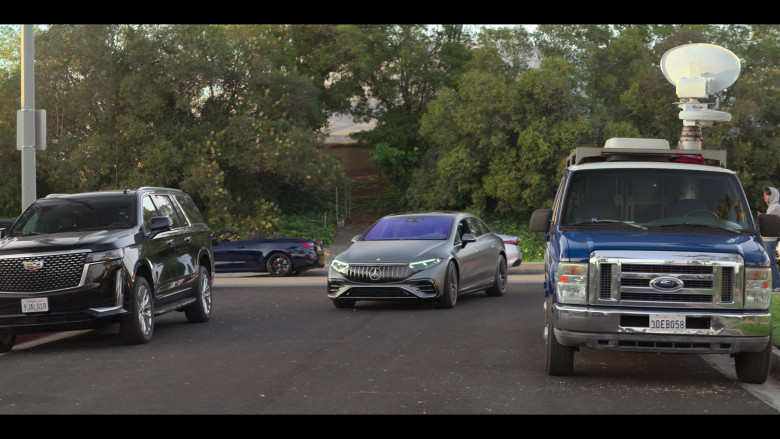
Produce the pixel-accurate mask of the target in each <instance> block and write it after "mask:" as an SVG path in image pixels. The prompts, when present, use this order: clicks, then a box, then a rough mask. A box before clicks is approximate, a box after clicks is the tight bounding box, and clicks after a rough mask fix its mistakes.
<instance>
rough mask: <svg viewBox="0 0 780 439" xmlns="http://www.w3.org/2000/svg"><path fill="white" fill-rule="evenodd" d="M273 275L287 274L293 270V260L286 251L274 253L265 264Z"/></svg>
mask: <svg viewBox="0 0 780 439" xmlns="http://www.w3.org/2000/svg"><path fill="white" fill-rule="evenodd" d="M265 268H266V270H267V271H268V274H270V275H271V276H287V275H288V274H290V273H291V272H292V261H290V258H289V257H288V256H287V255H286V254H284V253H274V254H273V255H271V257H270V258H268V262H266V264H265Z"/></svg>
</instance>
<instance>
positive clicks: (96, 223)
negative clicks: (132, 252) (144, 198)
mask: <svg viewBox="0 0 780 439" xmlns="http://www.w3.org/2000/svg"><path fill="white" fill-rule="evenodd" d="M133 207H134V198H133V197H95V198H50V199H41V200H37V201H36V202H35V203H33V204H32V205H31V206H30V208H28V209H27V210H25V212H24V213H23V214H22V216H21V217H19V220H18V221H17V222H16V224H15V225H14V227H13V229H11V231H10V236H24V235H40V234H50V233H65V232H79V231H87V230H103V229H124V228H129V227H132V226H133V218H135V213H134V209H133Z"/></svg>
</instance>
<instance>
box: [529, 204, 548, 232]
mask: <svg viewBox="0 0 780 439" xmlns="http://www.w3.org/2000/svg"><path fill="white" fill-rule="evenodd" d="M552 214H553V211H552V209H537V210H535V211H534V213H532V214H531V221H530V223H529V224H528V230H530V231H532V232H548V231H550V221H552Z"/></svg>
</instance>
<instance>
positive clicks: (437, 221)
mask: <svg viewBox="0 0 780 439" xmlns="http://www.w3.org/2000/svg"><path fill="white" fill-rule="evenodd" d="M451 228H452V218H446V217H398V218H383V219H381V220H379V222H377V223H376V224H374V227H372V228H371V230H369V231H368V233H366V236H365V237H364V238H363V240H364V241H384V240H400V239H441V240H443V239H447V237H448V236H449V234H450V229H451Z"/></svg>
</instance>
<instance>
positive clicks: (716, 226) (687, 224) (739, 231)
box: [658, 223, 745, 234]
mask: <svg viewBox="0 0 780 439" xmlns="http://www.w3.org/2000/svg"><path fill="white" fill-rule="evenodd" d="M658 227H707V228H713V229H720V230H726V231H728V232H731V233H737V234H739V233H742V232H744V231H745V230H743V229H735V228H733V227H727V226H723V225H720V224H715V223H709V224H707V223H674V224H659V225H658Z"/></svg>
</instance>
